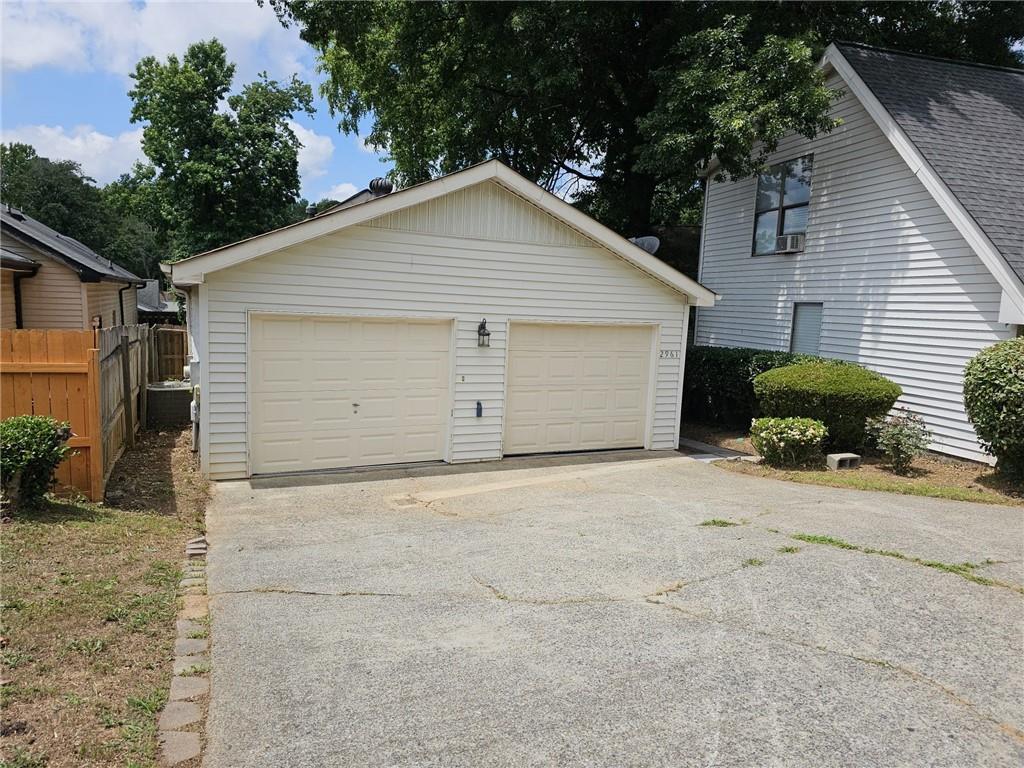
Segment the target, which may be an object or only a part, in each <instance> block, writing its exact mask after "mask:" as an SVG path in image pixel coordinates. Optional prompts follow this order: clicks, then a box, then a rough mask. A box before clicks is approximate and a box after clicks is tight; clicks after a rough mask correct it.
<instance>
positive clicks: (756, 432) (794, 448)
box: [750, 418, 828, 467]
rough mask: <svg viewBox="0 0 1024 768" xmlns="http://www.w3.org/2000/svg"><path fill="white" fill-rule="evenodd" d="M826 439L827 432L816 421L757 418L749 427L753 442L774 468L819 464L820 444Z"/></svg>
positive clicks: (765, 460) (822, 425) (823, 426)
mask: <svg viewBox="0 0 1024 768" xmlns="http://www.w3.org/2000/svg"><path fill="white" fill-rule="evenodd" d="M827 436H828V429H827V428H826V427H825V425H824V424H822V423H821V422H820V421H817V420H815V419H801V418H785V419H777V418H766V419H754V421H753V422H752V423H751V425H750V442H751V443H753V444H754V448H755V449H757V452H758V453H759V454H761V457H762V458H763V459H764V462H765V464H768V465H769V466H772V467H805V466H808V465H810V464H818V463H820V462H821V444H822V442H823V441H824V440H825V438H826V437H827Z"/></svg>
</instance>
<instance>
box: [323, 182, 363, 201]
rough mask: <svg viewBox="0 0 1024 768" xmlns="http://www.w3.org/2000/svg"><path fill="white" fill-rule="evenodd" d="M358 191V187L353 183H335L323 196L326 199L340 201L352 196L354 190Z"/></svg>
mask: <svg viewBox="0 0 1024 768" xmlns="http://www.w3.org/2000/svg"><path fill="white" fill-rule="evenodd" d="M358 191H359V187H357V186H356V185H355V184H348V183H345V184H335V185H334V186H333V187H331V188H330V189H329V190H327V192H325V193H324V197H325V198H326V199H328V200H337V201H339V202H340V201H342V200H345V199H347V198H349V197H352V195H354V194H355V193H356V192H358Z"/></svg>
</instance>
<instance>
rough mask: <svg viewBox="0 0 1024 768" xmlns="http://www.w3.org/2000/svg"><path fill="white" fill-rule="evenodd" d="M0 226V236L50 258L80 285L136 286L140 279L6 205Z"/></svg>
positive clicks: (80, 244)
mask: <svg viewBox="0 0 1024 768" xmlns="http://www.w3.org/2000/svg"><path fill="white" fill-rule="evenodd" d="M0 224H2V227H3V233H4V235H7V236H10V237H13V238H15V239H16V240H20V241H21V242H23V243H26V244H27V245H30V246H32V247H34V248H37V249H39V250H40V251H42V252H43V253H45V254H47V255H48V256H53V257H55V258H57V259H58V260H59V261H61V262H63V263H64V264H65V265H67V266H68V267H70V268H71V269H73V270H74V271H75V272H77V273H78V276H79V277H80V278H81V279H82V281H83V282H97V281H101V280H103V281H113V282H117V283H139V282H142V281H141V280H140V278H138V277H137V276H136V275H134V274H132V273H131V272H129V271H128V270H127V269H125V268H124V267H120V266H118V265H117V264H115V263H114V262H112V261H111V260H110V259H105V258H103V257H102V256H100V255H99V254H98V253H96V252H95V251H93V250H91V249H89V248H86V247H85V246H84V245H82V243H80V242H78V241H77V240H75V239H74V238H72V237H67V236H66V235H62V234H61V233H60V232H57V231H56V230H53V229H50V228H49V227H48V226H46V225H45V224H43V223H42V222H39V221H36V220H35V219H33V218H32V217H31V216H29V215H27V214H25V213H22V212H21V211H18V210H16V209H13V208H9V207H7V206H6V205H5V206H3V207H2V208H0Z"/></svg>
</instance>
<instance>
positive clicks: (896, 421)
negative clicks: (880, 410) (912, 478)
mask: <svg viewBox="0 0 1024 768" xmlns="http://www.w3.org/2000/svg"><path fill="white" fill-rule="evenodd" d="M867 434H868V437H870V438H872V440H873V441H874V443H875V446H876V447H877V448H878V450H880V451H881V452H882V453H883V454H885V458H886V459H887V460H888V462H889V466H890V467H891V468H892V471H893V472H895V473H896V474H898V475H905V474H906V473H907V471H908V470H909V469H910V465H911V463H913V461H914V459H915V458H917V457H918V456H920V455H921V454H922V453H924V452H925V451H926V450H928V443H929V442H930V441H931V439H932V435H931V432H929V431H928V428H927V427H925V425H924V420H923V419H922V418H921V417H920V416H918V415H917V414H916V413H911V412H910V411H906V410H904V409H902V408H897V409H896V413H894V414H892V415H891V416H883V417H882V418H875V419H868V423H867Z"/></svg>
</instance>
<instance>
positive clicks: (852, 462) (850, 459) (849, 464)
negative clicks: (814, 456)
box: [825, 453, 860, 471]
mask: <svg viewBox="0 0 1024 768" xmlns="http://www.w3.org/2000/svg"><path fill="white" fill-rule="evenodd" d="M825 463H826V464H828V468H829V469H831V470H833V471H838V470H840V469H858V468H859V467H860V456H858V455H857V454H856V453H830V454H828V455H827V456H826V457H825Z"/></svg>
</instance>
